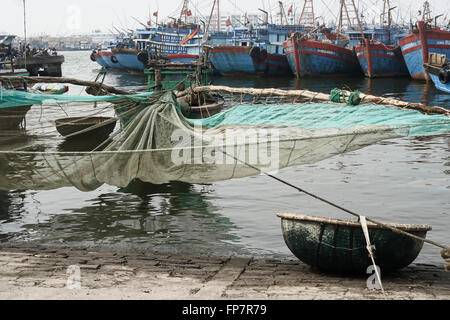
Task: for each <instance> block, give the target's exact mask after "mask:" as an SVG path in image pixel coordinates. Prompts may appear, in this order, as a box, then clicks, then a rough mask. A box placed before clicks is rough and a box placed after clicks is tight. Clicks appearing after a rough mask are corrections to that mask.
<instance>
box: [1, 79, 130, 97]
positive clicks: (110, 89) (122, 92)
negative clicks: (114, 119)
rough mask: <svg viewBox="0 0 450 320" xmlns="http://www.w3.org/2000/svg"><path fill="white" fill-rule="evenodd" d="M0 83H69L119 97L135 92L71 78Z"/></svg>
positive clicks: (3, 81)
mask: <svg viewBox="0 0 450 320" xmlns="http://www.w3.org/2000/svg"><path fill="white" fill-rule="evenodd" d="M0 82H2V83H13V84H14V83H23V82H26V83H39V82H46V83H70V84H73V85H77V86H84V87H93V88H97V89H103V90H105V91H107V92H109V93H112V94H120V95H130V94H136V92H133V91H125V90H120V89H116V88H114V87H111V86H108V85H106V84H103V83H99V82H92V81H84V80H78V79H73V78H57V77H0Z"/></svg>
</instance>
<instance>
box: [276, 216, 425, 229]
mask: <svg viewBox="0 0 450 320" xmlns="http://www.w3.org/2000/svg"><path fill="white" fill-rule="evenodd" d="M277 216H278V217H280V218H282V219H287V220H295V221H309V222H318V223H326V224H333V225H341V226H348V227H356V228H361V223H359V222H356V221H350V220H341V219H333V218H322V217H315V216H308V215H304V214H296V213H278V214H277ZM385 224H386V225H388V226H390V227H393V228H397V229H400V230H403V231H430V230H432V227H431V226H429V225H424V224H422V225H421V224H400V223H385ZM367 226H368V228H370V229H385V230H389V229H387V228H385V227H382V226H379V225H376V224H374V223H371V222H367Z"/></svg>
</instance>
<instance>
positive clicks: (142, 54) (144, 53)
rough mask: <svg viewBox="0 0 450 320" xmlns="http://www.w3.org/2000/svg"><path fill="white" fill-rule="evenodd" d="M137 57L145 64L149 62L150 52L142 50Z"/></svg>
mask: <svg viewBox="0 0 450 320" xmlns="http://www.w3.org/2000/svg"><path fill="white" fill-rule="evenodd" d="M137 59H138V60H139V61H140V62H142V63H143V64H147V62H148V52H147V51H141V52H139V53H138V55H137Z"/></svg>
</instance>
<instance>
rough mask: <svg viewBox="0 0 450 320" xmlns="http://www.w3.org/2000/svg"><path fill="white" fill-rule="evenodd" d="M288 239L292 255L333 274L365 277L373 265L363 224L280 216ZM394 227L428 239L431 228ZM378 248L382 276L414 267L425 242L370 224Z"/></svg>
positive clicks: (292, 215) (377, 260) (377, 261)
mask: <svg viewBox="0 0 450 320" xmlns="http://www.w3.org/2000/svg"><path fill="white" fill-rule="evenodd" d="M278 217H280V218H281V225H282V231H283V236H284V240H285V242H286V244H287V246H288V247H289V249H290V250H291V252H292V253H293V254H294V255H295V256H296V257H297V258H298V259H299V260H301V261H302V262H304V263H306V264H308V265H310V266H311V267H313V268H315V269H317V270H320V271H324V272H331V273H341V274H342V273H344V274H365V273H366V272H367V268H368V267H369V266H370V265H372V261H371V259H370V256H369V253H368V251H367V243H366V239H365V236H364V233H363V230H362V225H361V223H360V222H356V221H348V220H338V219H329V218H320V217H313V216H307V215H301V214H285V213H283V214H278ZM389 226H390V227H393V228H397V229H400V230H402V231H406V232H408V233H411V234H413V235H416V236H419V237H421V238H425V237H426V234H427V232H428V231H430V230H431V227H430V226H427V225H410V224H389ZM368 231H369V237H370V240H371V243H372V245H373V246H374V247H375V260H376V263H377V265H378V266H379V267H380V269H381V272H382V273H387V272H392V271H395V270H399V269H402V268H404V267H407V266H408V265H410V264H411V263H412V262H413V261H414V260H415V259H416V258H417V256H418V255H419V253H420V251H421V249H422V246H423V243H424V242H423V241H421V240H418V239H415V238H411V237H408V236H406V235H403V234H398V233H395V232H393V231H391V230H390V229H387V228H384V227H381V226H378V225H375V224H371V223H368Z"/></svg>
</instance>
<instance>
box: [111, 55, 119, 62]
mask: <svg viewBox="0 0 450 320" xmlns="http://www.w3.org/2000/svg"><path fill="white" fill-rule="evenodd" d="M111 62H112V63H118V62H119V60H117V58H116V56H111Z"/></svg>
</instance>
